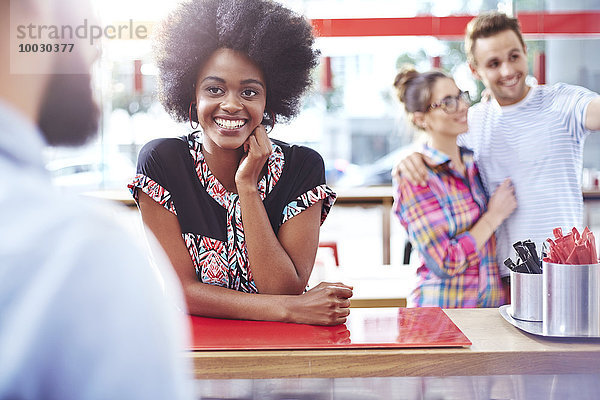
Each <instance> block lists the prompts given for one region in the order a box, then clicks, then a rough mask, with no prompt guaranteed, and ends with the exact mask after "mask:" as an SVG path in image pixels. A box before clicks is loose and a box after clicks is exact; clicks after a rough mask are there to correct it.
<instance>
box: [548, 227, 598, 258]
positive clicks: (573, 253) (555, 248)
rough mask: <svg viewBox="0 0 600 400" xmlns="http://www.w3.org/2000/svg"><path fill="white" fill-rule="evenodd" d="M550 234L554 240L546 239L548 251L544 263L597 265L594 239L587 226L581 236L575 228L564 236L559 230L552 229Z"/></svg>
mask: <svg viewBox="0 0 600 400" xmlns="http://www.w3.org/2000/svg"><path fill="white" fill-rule="evenodd" d="M552 233H553V234H554V240H552V239H550V238H548V239H546V241H547V242H548V243H549V244H550V249H549V251H548V255H547V257H545V258H544V261H546V262H549V263H553V264H579V265H583V264H598V253H597V252H596V239H595V238H594V234H593V233H592V232H591V231H590V229H589V228H588V227H587V226H586V227H585V229H584V230H583V232H582V233H581V234H579V231H577V228H573V229H572V230H571V232H569V233H568V234H567V235H565V236H563V233H562V229H561V228H554V230H553V231H552Z"/></svg>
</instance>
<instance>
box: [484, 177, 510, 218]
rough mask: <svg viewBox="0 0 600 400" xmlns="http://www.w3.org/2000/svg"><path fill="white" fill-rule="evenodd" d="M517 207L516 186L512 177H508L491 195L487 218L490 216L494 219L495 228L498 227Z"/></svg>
mask: <svg viewBox="0 0 600 400" xmlns="http://www.w3.org/2000/svg"><path fill="white" fill-rule="evenodd" d="M515 208H517V198H516V197H515V188H514V186H513V184H512V181H511V180H510V178H506V179H505V180H504V182H502V183H501V184H500V186H498V187H497V188H496V191H495V192H494V194H493V195H492V197H490V201H489V202H488V210H487V212H486V214H487V215H486V218H490V219H491V220H492V221H491V222H492V223H493V224H494V225H495V227H494V228H497V227H498V226H500V224H501V223H502V222H503V221H504V220H505V219H506V218H508V216H509V215H510V214H512V212H513V211H514V210H515Z"/></svg>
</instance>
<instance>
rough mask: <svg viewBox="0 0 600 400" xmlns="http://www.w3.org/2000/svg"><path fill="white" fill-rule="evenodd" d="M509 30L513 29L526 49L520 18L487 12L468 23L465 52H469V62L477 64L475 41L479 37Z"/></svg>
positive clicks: (496, 12)
mask: <svg viewBox="0 0 600 400" xmlns="http://www.w3.org/2000/svg"><path fill="white" fill-rule="evenodd" d="M508 30H511V31H513V32H514V33H515V34H516V35H517V37H518V38H519V42H521V46H523V49H525V42H524V41H523V35H522V34H521V28H520V26H519V20H518V19H516V18H512V17H509V16H508V15H506V14H504V13H501V12H498V11H490V12H485V13H482V14H479V15H478V16H477V17H475V18H473V19H472V20H471V21H470V22H469V23H468V24H467V30H466V34H465V52H466V53H467V59H468V61H469V63H471V64H472V65H475V64H476V62H475V42H476V41H477V39H480V38H488V37H490V36H494V35H496V34H497V33H500V32H504V31H508Z"/></svg>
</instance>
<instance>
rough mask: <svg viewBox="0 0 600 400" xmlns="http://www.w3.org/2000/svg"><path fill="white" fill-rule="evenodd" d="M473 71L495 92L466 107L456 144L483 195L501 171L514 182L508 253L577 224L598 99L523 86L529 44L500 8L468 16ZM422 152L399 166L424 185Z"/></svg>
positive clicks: (501, 246) (502, 231)
mask: <svg viewBox="0 0 600 400" xmlns="http://www.w3.org/2000/svg"><path fill="white" fill-rule="evenodd" d="M465 49H466V51H467V55H468V62H469V66H470V68H471V71H472V72H473V75H474V76H475V77H476V78H477V79H480V80H481V81H482V82H483V84H484V85H485V87H486V88H487V89H488V90H489V91H490V92H491V94H492V95H493V99H492V100H490V101H487V102H481V103H479V104H477V105H475V106H473V107H471V108H470V110H469V115H468V116H469V131H468V132H467V133H465V134H464V135H462V136H461V137H460V138H459V143H460V144H461V145H464V146H466V147H468V148H470V149H472V150H473V151H474V153H475V161H476V163H477V165H478V167H479V170H480V173H481V177H482V181H483V183H484V186H485V188H486V190H487V191H488V193H493V192H494V190H495V189H496V187H497V186H498V185H499V184H500V183H501V182H502V181H503V180H504V179H505V178H507V177H510V178H511V179H512V181H513V184H514V187H515V194H516V197H517V200H518V207H517V209H516V211H515V212H514V213H513V214H512V215H511V216H510V217H509V218H508V219H507V220H505V222H504V223H503V224H502V225H501V226H500V228H499V229H498V230H497V232H496V235H497V255H498V261H499V265H500V268H501V271H500V273H501V275H502V276H507V275H508V269H506V267H504V265H503V263H502V261H503V260H504V259H506V258H507V257H511V256H513V255H514V251H513V250H512V244H513V243H514V242H516V241H520V240H525V239H532V240H533V241H534V242H535V243H536V245H537V247H538V249H540V246H541V244H542V243H543V241H544V240H545V239H546V238H548V237H551V236H552V229H553V228H555V227H558V226H560V227H563V228H566V229H571V228H572V227H573V226H577V227H580V226H581V225H582V224H583V200H582V196H581V168H582V152H583V145H584V141H585V138H586V136H587V135H588V134H589V133H590V132H591V131H595V130H600V97H599V96H598V94H597V93H594V92H591V91H589V90H587V89H585V88H582V87H579V86H573V85H567V84H563V83H558V84H555V85H552V86H543V85H542V86H534V87H531V86H528V85H527V84H526V83H525V78H526V77H527V73H528V63H527V48H526V46H525V43H524V41H523V37H522V36H521V31H520V28H519V23H518V20H517V19H516V18H511V17H508V16H506V15H505V14H503V13H499V12H490V13H484V14H481V15H479V16H478V17H476V18H475V19H473V20H472V21H471V22H470V23H469V25H468V27H467V34H466V38H465ZM424 161H428V160H424V159H423V156H422V155H421V154H420V153H413V154H412V155H410V156H409V157H407V158H406V159H404V160H402V161H401V162H400V164H399V165H398V167H397V170H398V171H399V172H400V173H402V175H403V176H405V177H406V178H407V179H409V180H411V181H413V182H414V183H419V184H421V185H426V182H425V177H426V176H427V174H426V172H427V171H426V168H425V165H424Z"/></svg>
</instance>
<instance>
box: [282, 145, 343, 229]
mask: <svg viewBox="0 0 600 400" xmlns="http://www.w3.org/2000/svg"><path fill="white" fill-rule="evenodd" d="M296 150H297V153H296V156H295V157H294V161H292V165H291V166H289V167H290V168H293V169H294V179H293V185H294V187H293V189H292V190H291V191H290V197H289V198H288V200H287V203H284V204H285V206H284V208H283V211H282V214H281V224H284V223H285V222H286V221H288V220H289V219H290V218H292V217H294V216H296V215H298V214H300V213H301V212H302V211H304V210H306V209H307V208H309V207H310V206H312V205H313V204H315V203H317V202H318V201H320V200H323V205H322V208H321V224H322V223H323V222H324V221H325V218H327V215H328V214H329V210H331V207H332V206H333V204H334V203H335V199H336V194H335V192H334V191H333V190H332V189H331V188H330V187H329V186H327V184H326V183H325V165H324V163H323V158H321V155H320V154H319V153H317V152H316V151H314V150H312V149H310V148H308V147H296Z"/></svg>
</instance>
